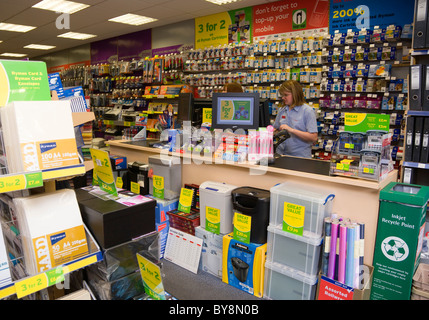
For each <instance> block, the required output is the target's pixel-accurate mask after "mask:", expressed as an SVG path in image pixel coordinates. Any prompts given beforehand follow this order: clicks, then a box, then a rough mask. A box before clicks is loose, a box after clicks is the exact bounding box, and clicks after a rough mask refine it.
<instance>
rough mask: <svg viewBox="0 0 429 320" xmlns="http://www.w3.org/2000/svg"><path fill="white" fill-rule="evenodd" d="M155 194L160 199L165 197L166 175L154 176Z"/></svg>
mask: <svg viewBox="0 0 429 320" xmlns="http://www.w3.org/2000/svg"><path fill="white" fill-rule="evenodd" d="M152 183H153V196H154V197H155V198H158V199H164V177H161V176H156V175H154V176H152Z"/></svg>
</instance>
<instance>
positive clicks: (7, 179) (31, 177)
mask: <svg viewBox="0 0 429 320" xmlns="http://www.w3.org/2000/svg"><path fill="white" fill-rule="evenodd" d="M41 186H43V178H42V173H41V172H37V173H26V174H18V175H9V176H7V175H5V176H1V177H0V192H1V193H3V192H10V191H16V190H23V189H28V188H35V187H41Z"/></svg>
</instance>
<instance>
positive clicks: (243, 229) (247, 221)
mask: <svg viewBox="0 0 429 320" xmlns="http://www.w3.org/2000/svg"><path fill="white" fill-rule="evenodd" d="M233 223H234V230H233V238H234V240H238V241H241V242H244V243H250V232H251V229H252V217H251V216H248V215H245V214H242V213H239V212H234V218H233Z"/></svg>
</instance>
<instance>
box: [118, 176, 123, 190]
mask: <svg viewBox="0 0 429 320" xmlns="http://www.w3.org/2000/svg"><path fill="white" fill-rule="evenodd" d="M123 185H124V181H122V178H121V177H117V178H116V188H118V189H122V186H123Z"/></svg>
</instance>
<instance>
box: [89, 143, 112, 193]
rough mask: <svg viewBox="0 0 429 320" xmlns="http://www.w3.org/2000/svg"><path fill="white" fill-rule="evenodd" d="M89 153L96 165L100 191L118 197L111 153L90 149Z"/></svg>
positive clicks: (95, 173) (95, 171)
mask: <svg viewBox="0 0 429 320" xmlns="http://www.w3.org/2000/svg"><path fill="white" fill-rule="evenodd" d="M89 151H90V152H91V157H92V160H93V163H94V175H95V176H96V180H97V182H98V185H99V186H100V189H101V190H103V191H106V192H108V193H110V194H113V195H115V196H117V195H118V191H117V189H116V185H115V178H114V176H113V171H112V166H111V164H110V157H109V153H108V152H106V151H102V150H98V149H89Z"/></svg>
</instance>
